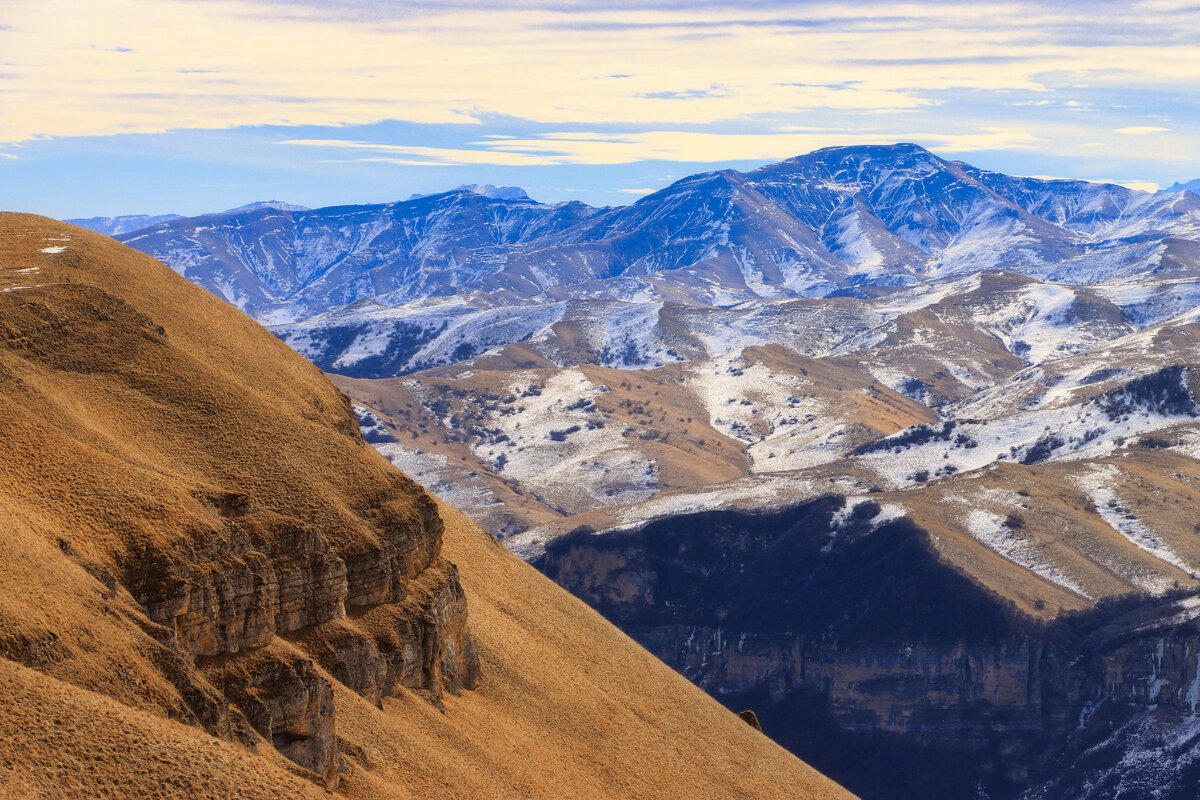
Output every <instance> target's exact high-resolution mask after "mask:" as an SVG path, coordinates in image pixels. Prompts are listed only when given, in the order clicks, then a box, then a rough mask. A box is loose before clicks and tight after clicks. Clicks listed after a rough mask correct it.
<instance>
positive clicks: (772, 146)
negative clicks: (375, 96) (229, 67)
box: [281, 127, 1041, 166]
mask: <svg viewBox="0 0 1200 800" xmlns="http://www.w3.org/2000/svg"><path fill="white" fill-rule="evenodd" d="M911 138H912V139H915V140H916V141H919V142H921V143H923V144H926V145H927V146H930V147H932V148H934V149H937V150H941V151H943V152H947V153H965V152H971V151H976V150H1005V149H1013V148H1023V147H1031V146H1033V145H1034V144H1036V143H1037V142H1039V141H1041V140H1040V139H1039V138H1038V137H1036V136H1034V135H1033V134H1032V133H1030V132H1029V131H1026V130H1022V129H1014V128H999V127H995V128H985V129H982V130H980V131H977V132H974V133H966V134H920V135H916V136H913V137H911ZM896 139H897V137H895V136H889V135H886V134H878V133H872V134H862V133H850V132H829V133H764V134H735V133H704V132H697V131H673V130H656V131H631V132H628V133H597V132H590V131H578V132H560V133H547V134H542V135H540V136H536V137H529V138H522V139H518V138H514V137H504V138H497V137H484V138H481V139H480V140H479V141H476V142H474V143H473V146H471V147H460V148H442V147H423V146H417V145H397V144H381V143H373V142H361V141H354V140H346V139H289V140H287V141H284V142H281V144H284V145H291V146H303V147H315V148H322V149H332V150H338V151H349V153H363V155H356V156H348V157H347V158H346V159H344V160H351V161H359V162H364V161H367V162H370V161H373V162H384V163H392V164H400V165H407V166H413V165H425V166H442V165H450V164H495V165H503V166H545V165H552V164H576V165H578V164H592V165H597V164H630V163H634V162H637V161H681V162H707V163H719V162H725V161H739V160H740V161H774V160H779V159H783V158H789V157H791V156H795V155H799V154H801V153H807V152H809V151H812V150H817V149H820V148H822V147H833V146H838V145H847V144H890V143H892V142H895V141H896ZM367 154H369V155H367Z"/></svg>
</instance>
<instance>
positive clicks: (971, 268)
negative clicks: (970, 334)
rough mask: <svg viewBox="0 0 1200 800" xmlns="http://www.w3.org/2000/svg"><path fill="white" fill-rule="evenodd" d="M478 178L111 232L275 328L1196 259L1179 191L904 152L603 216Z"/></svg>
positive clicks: (1096, 270)
mask: <svg viewBox="0 0 1200 800" xmlns="http://www.w3.org/2000/svg"><path fill="white" fill-rule="evenodd" d="M479 188H480V187H462V188H460V189H458V190H454V191H451V192H445V193H442V194H438V195H430V196H427V197H419V198H415V199H411V200H407V201H402V202H397V203H390V204H386V205H373V206H371V205H368V206H340V207H332V208H323V209H316V210H308V211H291V210H283V211H280V210H277V209H257V210H252V211H248V212H243V213H235V214H232V215H230V216H229V217H228V218H225V219H219V220H214V219H212V218H211V217H200V218H193V219H186V220H174V221H168V222H165V223H161V224H157V225H154V226H151V227H149V228H145V229H142V230H140V231H136V232H133V233H128V234H123V235H122V236H121V237H120V238H121V240H122V241H124V242H126V243H127V244H130V245H131V246H133V247H136V248H138V249H141V250H143V251H145V252H147V253H150V254H151V255H154V256H155V257H157V258H160V259H161V260H163V261H164V262H166V263H167V264H170V265H171V266H173V267H174V268H175V269H176V270H178V271H181V272H183V273H184V274H185V275H186V276H187V277H189V278H190V279H192V280H193V281H195V282H197V283H199V284H201V285H203V286H206V287H208V288H209V289H210V290H212V291H214V292H216V293H218V294H220V295H221V296H223V297H225V298H226V299H227V300H229V301H230V302H231V303H234V304H235V305H237V306H238V307H239V308H242V309H243V310H245V311H247V312H249V313H251V314H253V315H255V316H257V317H259V318H260V319H262V320H270V321H274V322H286V321H296V320H298V319H302V318H305V317H308V316H311V315H313V314H317V313H322V312H324V311H327V310H329V309H331V308H336V307H339V306H344V305H348V304H350V303H353V302H355V301H357V300H361V299H364V298H370V299H375V300H376V301H378V302H380V303H382V304H384V305H398V304H401V303H405V302H410V301H413V300H419V299H422V298H425V297H431V296H436V295H446V294H461V293H464V292H478V293H483V294H488V295H491V296H492V297H494V298H495V300H496V302H499V303H517V302H528V301H529V300H535V301H554V300H561V299H582V298H602V297H607V298H610V299H620V300H634V299H638V298H648V297H655V298H658V299H662V300H674V301H677V302H684V303H690V304H693V305H701V306H706V305H712V306H729V305H735V304H737V303H739V302H745V301H757V300H761V299H764V298H772V297H821V296H824V295H827V294H830V293H832V292H836V291H852V290H855V289H859V290H861V289H863V288H870V287H876V286H882V287H887V286H896V285H902V284H911V283H915V282H919V281H921V280H924V279H927V278H931V277H940V276H947V275H955V274H966V273H971V272H977V271H980V270H994V269H1006V270H1010V271H1015V272H1020V273H1022V274H1027V275H1030V276H1033V277H1037V278H1039V279H1044V280H1049V281H1053V282H1056V283H1109V282H1113V281H1114V280H1116V281H1126V280H1131V279H1134V278H1135V277H1137V276H1141V275H1144V274H1146V273H1147V272H1152V271H1153V272H1156V273H1157V274H1160V275H1163V276H1167V275H1171V276H1179V277H1182V276H1189V275H1193V274H1196V272H1197V270H1198V269H1200V252H1198V248H1197V245H1196V244H1195V240H1196V239H1197V238H1198V237H1200V197H1197V196H1196V195H1195V194H1193V193H1191V192H1188V191H1186V190H1185V191H1180V192H1175V193H1159V194H1151V193H1146V192H1137V191H1134V190H1131V189H1127V188H1124V187H1121V186H1115V185H1111V184H1092V183H1087V182H1083V181H1050V180H1042V179H1036V178H1014V177H1010V176H1006V175H1001V174H999V173H994V172H988V171H985V170H980V169H977V168H975V167H971V166H969V165H966V164H962V163H960V162H952V161H946V160H944V159H942V158H939V157H938V156H936V155H934V154H933V153H930V152H929V151H927V150H924V149H922V148H920V147H918V146H916V145H906V144H899V145H890V146H862V147H843V148H829V149H826V150H818V151H816V152H814V153H809V154H807V155H804V156H798V157H796V158H792V159H788V160H786V161H783V162H780V163H778V164H772V165H769V166H766V167H762V168H760V169H757V170H754V171H752V172H748V173H740V172H736V171H734V170H720V171H716V172H710V173H701V174H698V175H693V176H690V177H687V178H684V179H682V180H680V181H678V182H676V183H674V184H672V185H671V186H668V187H666V188H664V189H662V190H660V191H658V192H655V193H654V194H651V195H648V196H646V197H643V198H641V199H640V200H638V202H636V203H634V204H633V205H630V206H622V207H615V208H605V209H598V208H592V207H590V206H586V205H584V204H582V203H577V202H570V203H559V204H553V205H550V204H542V203H537V202H535V201H533V200H530V199H528V198H527V197H525V196H524V193H523V192H522V193H521V196H510V195H511V193H508V192H491V193H490V194H492V195H496V196H495V197H493V196H489V194H488V193H484V194H481V193H479V191H478V189H479Z"/></svg>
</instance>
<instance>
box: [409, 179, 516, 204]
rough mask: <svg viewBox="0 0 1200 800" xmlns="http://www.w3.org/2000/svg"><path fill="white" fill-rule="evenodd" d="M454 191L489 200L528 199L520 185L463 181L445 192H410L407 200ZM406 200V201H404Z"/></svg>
mask: <svg viewBox="0 0 1200 800" xmlns="http://www.w3.org/2000/svg"><path fill="white" fill-rule="evenodd" d="M455 192H470V193H471V194H477V195H479V196H481V197H486V198H488V199H489V200H529V199H531V198H530V197H529V195H527V194H526V193H525V190H524V189H522V188H521V187H520V186H495V185H493V184H490V183H464V184H460V185H459V186H455V187H454V188H453V189H448V190H447V191H445V192H432V193H429V194H412V195H409V197H408V200H420V199H421V198H422V197H433V196H434V195H437V194H452V193H455ZM406 202H407V201H406Z"/></svg>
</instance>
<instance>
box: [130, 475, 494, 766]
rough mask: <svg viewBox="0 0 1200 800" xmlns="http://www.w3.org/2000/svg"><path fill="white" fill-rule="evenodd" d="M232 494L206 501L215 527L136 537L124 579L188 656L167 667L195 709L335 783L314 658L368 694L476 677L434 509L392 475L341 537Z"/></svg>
mask: <svg viewBox="0 0 1200 800" xmlns="http://www.w3.org/2000/svg"><path fill="white" fill-rule="evenodd" d="M234 497H235V498H236V502H232V503H231V502H222V503H220V504H219V505H218V506H216V507H217V508H219V509H220V510H221V511H222V512H224V513H223V514H222V516H223V517H224V518H225V525H224V528H223V532H224V535H223V536H213V535H212V534H211V532H209V534H208V535H207V536H206V537H204V538H203V539H196V540H195V541H189V542H187V543H186V544H184V545H181V546H177V547H175V548H174V549H172V550H170V551H165V550H162V549H154V548H146V549H143V550H142V551H141V552H139V553H138V555H137V556H136V557H134V558H130V559H129V562H128V563H127V564H126V566H125V575H124V581H125V582H126V584H127V586H128V588H129V589H130V591H131V593H132V594H133V596H134V597H135V598H136V599H137V601H138V602H139V603H140V604H141V605H142V606H143V607H144V608H145V609H146V612H147V615H148V616H149V618H150V620H151V621H152V622H153V623H155V624H156V625H158V626H161V629H162V631H163V634H162V636H161V637H160V638H162V639H163V640H164V641H165V642H166V643H167V644H168V645H169V646H171V647H173V648H175V649H177V650H178V651H180V652H181V654H182V655H183V658H184V659H185V660H186V661H189V662H194V663H195V664H196V666H198V667H199V670H198V671H193V670H190V669H187V668H186V667H185V668H182V669H178V670H177V671H176V675H175V679H176V683H177V685H179V686H180V688H181V689H184V690H185V691H184V695H185V699H186V698H191V700H190V702H189V705H191V706H192V707H193V711H194V712H196V716H195V721H196V722H198V723H199V724H201V725H203V727H205V728H206V729H208V730H209V731H210V732H212V733H215V734H220V735H226V736H230V737H232V738H236V739H239V740H241V741H243V742H245V743H247V744H250V745H255V744H256V743H257V742H258V741H259V740H260V739H261V740H262V741H265V742H266V743H268V744H270V745H271V746H273V747H275V749H277V750H278V751H279V752H280V753H282V754H283V755H285V756H287V757H288V758H289V759H291V760H292V761H294V762H295V763H297V764H299V765H300V766H302V767H304V768H306V769H308V770H310V771H312V772H314V773H316V774H317V775H319V776H321V778H322V779H324V780H325V782H326V783H327V785H329V786H335V785H336V783H337V780H338V771H339V769H338V764H339V757H338V753H337V748H336V710H335V706H334V699H333V691H332V688H331V686H330V684H329V681H328V680H327V679H326V678H325V677H324V675H323V673H322V671H321V670H322V669H323V670H324V672H325V673H327V674H329V675H331V676H332V677H333V678H334V679H336V680H338V681H340V682H341V683H343V684H345V685H346V686H348V687H349V688H351V689H353V690H354V691H355V692H357V693H359V694H360V695H362V696H363V697H365V698H367V699H369V700H371V701H373V702H374V703H376V704H377V705H379V704H381V703H382V699H383V698H384V697H388V696H395V695H397V694H398V693H399V692H400V691H402V690H404V689H411V690H417V691H419V692H421V693H422V694H424V695H425V696H426V697H427V698H428V699H429V700H430V701H431V702H434V703H435V704H438V705H440V703H441V697H442V694H443V692H445V691H450V692H453V693H458V692H461V691H462V690H463V689H470V688H472V687H474V685H475V682H476V680H477V677H478V671H479V663H478V656H477V654H476V651H475V646H474V642H473V640H472V637H471V635H470V632H469V631H468V630H467V605H466V598H465V596H464V594H463V591H462V587H461V585H460V584H459V580H458V572H457V570H456V569H455V567H454V566H453V565H452V564H449V563H448V562H446V561H445V560H443V559H441V558H439V556H438V554H439V552H440V549H441V536H442V521H441V518H440V517H439V516H438V513H437V507H436V505H435V504H434V502H433V500H432V499H431V498H430V497H429V496H428V495H427V494H425V493H424V492H423V491H422V490H421V489H420V488H419V487H416V486H415V485H414V484H411V483H410V482H407V481H405V483H404V484H401V486H400V488H399V489H397V490H395V491H394V492H393V496H390V497H388V498H386V499H385V500H384V501H383V502H381V503H380V504H379V505H378V507H377V508H375V509H373V510H372V511H371V515H372V516H373V517H374V518H375V519H376V520H377V522H378V523H379V527H378V530H379V531H380V536H379V540H378V543H377V544H376V545H375V546H373V547H366V548H362V547H359V548H357V549H347V548H345V547H339V546H338V544H337V543H336V542H335V541H334V538H333V536H332V535H331V534H328V533H325V532H322V531H320V530H317V529H315V528H313V527H311V526H307V525H302V524H299V523H298V522H297V521H296V520H293V519H285V518H280V517H278V515H273V514H269V513H264V512H260V511H258V510H256V508H255V504H254V502H253V500H252V498H249V497H247V496H245V495H234ZM414 510H415V513H414ZM280 637H283V638H284V639H286V640H288V641H290V642H291V643H292V645H293V646H289V647H282V646H280V645H279V642H280ZM318 667H320V668H321V669H318ZM205 684H208V685H209V686H211V687H215V688H216V689H217V691H216V692H212V691H208V690H207V687H206V686H205Z"/></svg>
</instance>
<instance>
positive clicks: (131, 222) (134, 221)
mask: <svg viewBox="0 0 1200 800" xmlns="http://www.w3.org/2000/svg"><path fill="white" fill-rule="evenodd" d="M176 219H183V217H182V216H181V215H179V214H155V215H152V214H126V215H124V216H119V217H86V218H83V219H67V220H63V221H64V222H69V223H71V224H72V225H78V226H79V227H81V228H87V229H88V230H89V231H96V233H103V234H104V235H105V236H119V235H121V234H122V233H129V232H130V231H136V230H141V229H142V228H147V227H149V226H151V225H158V224H159V223H160V222H170V221H172V220H176Z"/></svg>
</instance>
